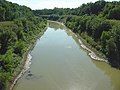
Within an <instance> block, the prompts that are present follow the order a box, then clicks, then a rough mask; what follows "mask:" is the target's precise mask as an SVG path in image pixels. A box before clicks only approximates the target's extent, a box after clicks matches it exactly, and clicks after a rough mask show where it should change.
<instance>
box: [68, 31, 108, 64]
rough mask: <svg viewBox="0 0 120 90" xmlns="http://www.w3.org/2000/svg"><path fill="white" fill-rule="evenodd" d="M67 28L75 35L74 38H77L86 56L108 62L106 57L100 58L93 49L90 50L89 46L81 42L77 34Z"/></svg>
mask: <svg viewBox="0 0 120 90" xmlns="http://www.w3.org/2000/svg"><path fill="white" fill-rule="evenodd" d="M69 30H70V32H72V33H73V34H74V36H75V37H76V38H78V41H79V44H80V46H81V47H82V48H83V49H84V50H87V52H88V56H89V57H90V58H91V59H93V60H96V61H100V62H106V63H108V61H107V60H106V59H104V58H101V57H100V56H98V55H96V53H95V52H94V51H93V50H91V49H90V48H89V47H87V46H86V45H85V44H84V43H83V41H82V40H81V39H80V38H79V37H78V35H77V34H75V33H74V32H73V31H72V30H71V29H69Z"/></svg>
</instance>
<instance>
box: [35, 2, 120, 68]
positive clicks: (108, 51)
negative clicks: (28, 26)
mask: <svg viewBox="0 0 120 90" xmlns="http://www.w3.org/2000/svg"><path fill="white" fill-rule="evenodd" d="M33 12H34V14H35V15H36V16H39V17H43V18H46V19H50V20H57V21H61V22H64V23H65V25H66V26H67V27H68V28H70V29H71V30H73V32H74V33H76V34H78V35H79V36H81V37H82V38H83V39H84V40H85V41H86V42H87V43H88V44H90V46H92V48H95V49H96V50H97V51H99V52H100V53H102V55H103V56H105V58H107V59H108V61H109V63H110V64H111V66H113V67H116V68H120V1H119V2H117V1H114V2H106V1H104V0H100V1H97V2H95V3H87V4H83V5H81V6H80V7H78V8H75V9H69V8H67V9H64V8H54V9H43V10H34V11H33Z"/></svg>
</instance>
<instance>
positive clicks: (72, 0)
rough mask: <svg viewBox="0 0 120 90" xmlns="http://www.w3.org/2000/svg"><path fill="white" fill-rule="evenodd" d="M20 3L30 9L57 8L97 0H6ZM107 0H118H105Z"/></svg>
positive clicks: (77, 5) (74, 6) (70, 6)
mask: <svg viewBox="0 0 120 90" xmlns="http://www.w3.org/2000/svg"><path fill="white" fill-rule="evenodd" d="M7 1H11V2H13V3H18V4H20V5H25V6H28V7H30V8H31V9H33V10H35V9H44V8H47V9H53V8H54V7H58V8H76V7H79V6H80V5H82V4H83V3H88V2H95V1H98V0H7ZM107 1H120V0H107Z"/></svg>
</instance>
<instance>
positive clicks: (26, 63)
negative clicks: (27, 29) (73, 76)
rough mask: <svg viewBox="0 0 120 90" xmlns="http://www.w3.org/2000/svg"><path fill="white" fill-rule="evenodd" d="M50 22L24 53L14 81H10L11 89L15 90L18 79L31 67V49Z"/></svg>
mask: <svg viewBox="0 0 120 90" xmlns="http://www.w3.org/2000/svg"><path fill="white" fill-rule="evenodd" d="M47 26H48V23H47V25H46V27H45V28H44V29H43V31H41V32H40V33H39V34H38V35H37V36H36V37H35V40H33V42H32V43H31V44H30V45H29V47H28V49H27V51H26V52H25V53H24V54H23V60H22V63H21V64H20V65H19V66H18V69H19V70H17V71H15V73H16V74H15V76H14V77H13V80H12V82H10V84H9V86H8V89H9V90H13V88H14V86H15V84H16V83H17V81H18V80H19V79H20V78H21V77H22V75H24V73H25V72H26V71H27V70H28V69H29V68H30V65H31V60H32V56H31V55H30V53H31V50H32V49H33V48H34V46H35V45H36V41H37V39H38V38H40V37H41V36H42V35H43V34H44V32H45V30H46V29H47Z"/></svg>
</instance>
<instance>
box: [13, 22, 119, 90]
mask: <svg viewBox="0 0 120 90" xmlns="http://www.w3.org/2000/svg"><path fill="white" fill-rule="evenodd" d="M31 55H32V64H31V66H30V69H29V70H28V71H27V72H26V73H25V74H24V75H23V76H22V77H21V78H20V79H19V80H18V82H17V84H16V85H15V87H14V90H120V70H116V69H114V68H111V67H110V66H109V65H108V64H106V63H104V62H98V61H93V60H92V59H91V58H90V57H89V56H88V55H87V52H86V51H85V50H83V49H82V48H81V47H80V45H79V42H78V39H77V38H76V37H75V36H74V34H73V33H72V32H70V31H69V30H68V29H67V28H66V27H65V26H63V25H61V24H58V23H55V22H49V26H48V28H47V30H46V32H45V33H44V35H43V36H42V37H41V38H39V39H38V40H37V42H36V45H35V47H34V48H33V50H32V52H31Z"/></svg>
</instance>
